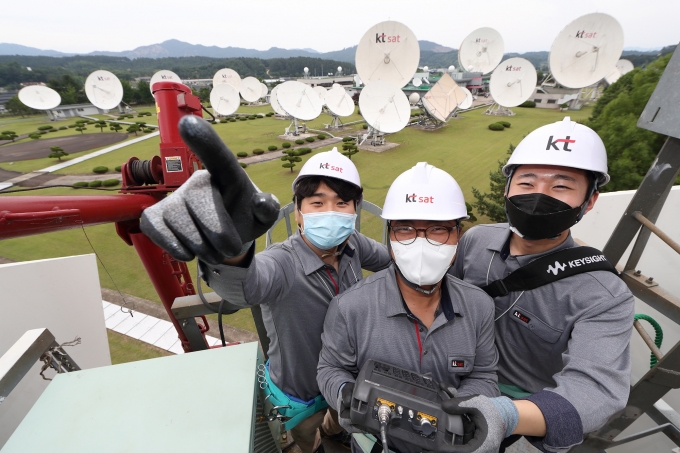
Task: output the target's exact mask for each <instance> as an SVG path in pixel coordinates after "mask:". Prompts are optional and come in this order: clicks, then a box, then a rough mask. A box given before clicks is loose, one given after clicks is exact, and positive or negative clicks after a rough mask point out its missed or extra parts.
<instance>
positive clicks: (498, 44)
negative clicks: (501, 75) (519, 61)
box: [458, 27, 505, 74]
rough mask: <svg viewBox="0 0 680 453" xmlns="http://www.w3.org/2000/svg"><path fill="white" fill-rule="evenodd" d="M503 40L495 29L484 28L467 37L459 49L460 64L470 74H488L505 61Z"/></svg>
mask: <svg viewBox="0 0 680 453" xmlns="http://www.w3.org/2000/svg"><path fill="white" fill-rule="evenodd" d="M504 47H505V46H504V44H503V38H502V37H501V34H500V33H498V32H497V31H496V30H494V29H493V28H489V27H482V28H478V29H477V30H475V31H473V32H472V33H470V34H469V35H467V36H466V37H465V39H464V40H463V42H462V43H461V45H460V48H459V49H458V64H459V66H460V67H461V68H468V72H481V73H482V74H488V73H489V72H491V71H493V70H494V68H495V67H496V66H498V63H500V62H501V60H502V59H503V50H504Z"/></svg>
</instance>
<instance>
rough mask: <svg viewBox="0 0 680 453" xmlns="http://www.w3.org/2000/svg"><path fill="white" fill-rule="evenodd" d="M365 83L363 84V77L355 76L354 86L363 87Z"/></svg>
mask: <svg viewBox="0 0 680 453" xmlns="http://www.w3.org/2000/svg"><path fill="white" fill-rule="evenodd" d="M363 83H364V82H362V80H361V77H359V75H355V76H354V85H356V86H359V85H362V84H363Z"/></svg>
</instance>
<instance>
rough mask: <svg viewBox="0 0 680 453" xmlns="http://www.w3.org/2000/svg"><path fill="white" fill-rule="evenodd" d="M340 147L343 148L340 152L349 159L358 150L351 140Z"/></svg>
mask: <svg viewBox="0 0 680 453" xmlns="http://www.w3.org/2000/svg"><path fill="white" fill-rule="evenodd" d="M342 149H344V150H345V151H344V152H343V153H342V154H343V155H345V156H347V157H349V160H352V156H353V155H354V154H356V153H358V152H359V148H358V147H357V145H355V144H354V143H353V142H345V143H343V144H342Z"/></svg>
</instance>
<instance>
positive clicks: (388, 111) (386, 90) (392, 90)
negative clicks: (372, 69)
mask: <svg viewBox="0 0 680 453" xmlns="http://www.w3.org/2000/svg"><path fill="white" fill-rule="evenodd" d="M359 109H360V110H361V115H362V116H363V117H364V119H365V120H366V122H367V123H368V125H369V126H370V130H369V133H368V134H367V135H366V138H365V139H364V141H365V140H366V139H368V138H369V137H370V139H371V144H372V145H374V146H376V145H383V144H385V134H392V133H394V132H399V131H400V130H402V129H403V128H405V127H406V125H407V124H408V121H409V119H410V117H411V107H410V105H409V103H408V99H407V98H406V95H405V94H404V92H403V91H402V90H401V87H397V86H396V85H394V84H392V83H390V82H388V81H386V80H375V81H373V82H370V83H367V84H366V87H365V88H364V89H363V90H361V94H360V95H359ZM362 143H363V141H362Z"/></svg>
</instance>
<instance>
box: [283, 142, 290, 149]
mask: <svg viewBox="0 0 680 453" xmlns="http://www.w3.org/2000/svg"><path fill="white" fill-rule="evenodd" d="M281 147H282V148H290V147H291V144H290V143H288V142H283V143H281Z"/></svg>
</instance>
